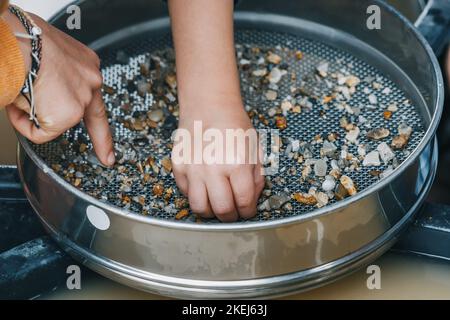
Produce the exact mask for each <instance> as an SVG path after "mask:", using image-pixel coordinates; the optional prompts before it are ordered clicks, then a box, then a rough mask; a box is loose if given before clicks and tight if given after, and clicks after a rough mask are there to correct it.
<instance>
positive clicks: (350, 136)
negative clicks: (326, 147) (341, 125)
mask: <svg viewBox="0 0 450 320" xmlns="http://www.w3.org/2000/svg"><path fill="white" fill-rule="evenodd" d="M359 132H360V130H359V128H358V127H355V128H354V129H352V130H350V131H349V132H347V134H346V135H345V139H346V140H347V141H348V142H350V143H356V142H357V139H358V136H359Z"/></svg>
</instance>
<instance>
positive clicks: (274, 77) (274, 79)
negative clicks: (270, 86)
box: [267, 67, 285, 84]
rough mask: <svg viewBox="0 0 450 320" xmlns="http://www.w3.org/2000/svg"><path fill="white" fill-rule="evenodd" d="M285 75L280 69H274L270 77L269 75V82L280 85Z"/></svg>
mask: <svg viewBox="0 0 450 320" xmlns="http://www.w3.org/2000/svg"><path fill="white" fill-rule="evenodd" d="M284 74H285V73H283V72H282V71H281V70H280V69H278V68H277V67H275V68H273V69H272V70H271V71H270V73H269V75H268V77H267V78H268V80H269V82H270V83H275V84H276V83H278V82H280V80H281V77H283V75H284Z"/></svg>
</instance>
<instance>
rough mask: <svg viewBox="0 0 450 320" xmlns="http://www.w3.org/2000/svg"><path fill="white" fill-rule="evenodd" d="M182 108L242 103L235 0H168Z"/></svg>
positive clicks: (237, 104)
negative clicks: (236, 42) (225, 102)
mask: <svg viewBox="0 0 450 320" xmlns="http://www.w3.org/2000/svg"><path fill="white" fill-rule="evenodd" d="M169 8H170V15H171V19H172V30H173V38H174V43H175V50H176V61H177V78H178V96H179V100H180V105H181V107H182V110H181V111H182V112H183V108H190V107H196V108H199V105H201V106H216V105H218V104H221V103H223V101H227V102H228V103H229V106H239V105H240V104H241V96H240V87H239V76H238V72H237V66H236V57H235V48H234V34H233V0H219V1H211V0H189V1H186V0H169Z"/></svg>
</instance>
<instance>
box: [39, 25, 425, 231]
mask: <svg viewBox="0 0 450 320" xmlns="http://www.w3.org/2000/svg"><path fill="white" fill-rule="evenodd" d="M258 27H259V28H260V29H256V30H251V29H240V28H239V25H238V28H237V33H236V42H237V43H238V45H240V46H242V45H244V46H248V45H251V46H256V47H257V48H261V47H263V48H265V47H269V48H275V47H277V46H280V45H281V46H283V47H284V48H289V49H291V50H296V49H297V50H298V49H300V50H301V52H302V54H303V55H304V58H302V59H301V60H299V61H297V59H296V58H295V57H287V58H285V59H284V60H283V62H284V63H286V64H289V66H290V67H289V68H288V70H289V73H294V74H295V75H298V77H299V78H300V77H302V76H303V77H304V78H305V77H306V78H308V77H314V75H315V73H316V66H318V65H319V64H320V63H321V62H323V61H329V63H330V64H331V66H330V68H329V72H330V73H333V72H339V69H340V68H342V67H344V66H351V68H350V70H351V71H352V74H353V75H355V76H357V77H358V78H360V79H371V80H370V81H364V80H363V83H362V84H361V85H359V86H358V90H357V92H356V93H355V94H354V95H353V96H352V98H351V99H350V100H349V101H348V102H347V103H348V105H349V106H350V107H356V108H360V109H361V111H360V113H359V115H351V114H348V113H347V112H346V111H345V110H341V111H338V110H337V108H336V107H331V108H330V110H328V111H327V112H326V118H325V117H322V116H320V113H321V112H324V110H323V109H322V108H320V105H319V103H317V102H315V105H314V107H313V108H312V110H306V111H303V112H301V113H298V114H295V113H289V114H288V115H287V122H288V124H289V125H288V127H287V128H286V130H283V131H281V132H280V137H281V138H282V139H283V140H286V141H287V140H288V139H297V140H306V141H311V140H312V139H313V137H315V136H318V135H320V136H325V137H326V136H327V135H328V134H330V133H337V134H339V135H340V136H341V137H342V138H341V139H340V140H338V141H337V144H338V145H337V146H338V147H341V145H342V144H343V143H342V140H343V139H344V138H343V137H344V136H345V134H346V131H345V129H344V128H342V127H340V119H341V118H342V117H344V116H348V117H349V118H350V119H351V118H355V119H358V117H359V116H363V117H364V119H365V120H366V123H368V124H370V128H365V127H364V125H361V130H365V131H370V130H373V129H376V128H386V129H388V130H389V131H390V132H391V136H394V135H395V132H396V131H397V127H398V125H399V124H401V123H407V124H408V125H409V126H411V127H412V128H413V134H412V136H411V138H410V141H409V143H408V144H407V146H406V148H405V149H403V150H400V151H398V152H396V156H397V157H396V161H397V162H398V163H399V164H401V162H403V161H404V160H405V159H406V158H407V156H408V155H409V154H411V152H413V151H414V149H415V148H416V147H417V146H418V144H419V142H420V141H421V139H422V137H423V135H424V133H425V128H424V123H425V121H423V120H422V119H421V115H420V114H419V112H418V111H417V110H416V108H417V106H416V105H414V104H411V103H409V102H407V96H406V94H405V93H404V92H403V91H402V90H401V89H400V88H399V87H398V86H397V85H396V84H395V83H394V82H393V81H392V80H390V79H389V78H388V77H386V76H384V75H383V74H382V73H381V72H380V71H379V70H378V69H377V68H375V67H373V66H371V65H370V64H369V63H367V62H364V61H362V60H361V59H358V58H356V57H355V56H353V55H352V54H351V53H349V52H346V51H344V50H341V49H337V48H334V47H332V46H330V45H327V44H325V43H323V42H320V41H318V40H309V39H306V38H303V37H301V30H299V31H298V34H299V35H300V36H299V35H295V34H292V33H282V32H277V31H273V30H270V28H268V27H267V26H265V25H264V23H261V24H260V25H259V26H258ZM264 29H266V30H264ZM152 31H153V30H152V29H151V28H150V29H148V30H145V28H143V29H141V30H139V35H138V36H137V37H136V39H133V37H130V35H127V36H126V38H125V39H122V42H123V44H122V45H120V46H116V47H114V44H115V43H112V44H111V45H112V46H113V48H110V47H109V46H110V45H107V46H103V48H102V49H100V50H99V54H100V58H101V59H102V61H103V77H104V82H105V84H106V85H107V86H108V87H110V88H120V89H119V90H117V92H116V94H115V96H116V97H117V96H119V97H120V95H124V94H126V95H127V96H130V97H132V98H133V103H130V104H131V105H132V107H131V110H127V113H128V114H133V113H139V112H147V111H149V110H152V109H157V108H159V107H157V106H155V104H156V103H155V100H156V99H157V98H156V97H155V96H154V95H153V94H152V95H150V96H146V97H140V96H139V94H138V93H137V91H136V86H133V88H132V90H130V88H129V85H128V82H127V83H126V84H124V83H123V82H124V81H123V78H124V77H126V78H127V79H135V78H136V77H139V76H141V72H140V63H143V62H144V61H145V59H146V57H147V56H148V55H150V56H151V55H153V54H155V52H164V50H165V49H166V48H169V47H171V38H170V29H168V30H166V31H165V32H158V33H155V32H152ZM161 33H163V34H162V35H161ZM164 33H165V34H164ZM116 41H117V40H116ZM117 57H119V59H120V57H122V59H124V57H125V58H126V60H130V62H129V63H125V64H124V63H121V61H117ZM171 62H172V61H171ZM241 78H242V79H241V80H242V82H243V90H242V91H243V92H242V93H243V96H244V102H245V104H246V105H253V106H257V107H256V108H255V109H256V110H257V111H259V112H260V113H261V114H264V113H265V112H267V110H268V109H270V108H272V107H274V106H277V105H279V104H280V103H281V102H282V101H281V99H278V100H276V101H268V100H267V99H265V98H264V95H263V93H264V92H257V93H255V92H249V90H246V89H248V88H249V86H246V85H245V82H247V81H250V79H247V77H246V76H245V75H244V74H242V75H241ZM285 78H286V77H285ZM299 81H300V79H299ZM302 81H304V80H302ZM304 82H305V81H304ZM310 82H311V81H310ZM374 82H375V83H377V84H380V85H382V86H383V87H382V88H383V89H382V90H381V89H379V90H374V89H373V88H372V84H373V83H374ZM291 85H292V83H291V81H289V79H284V81H281V83H280V85H279V87H280V88H279V90H278V96H279V97H287V96H290V95H291V92H290V87H291ZM314 85H315V81H313V83H312V84H309V83H308V80H307V81H306V84H305V85H304V86H305V87H306V88H307V87H313V88H312V90H313V89H317V88H314ZM166 87H168V86H167V85H166ZM364 89H366V90H370V92H371V94H373V95H374V96H376V97H377V100H378V101H377V103H378V104H379V105H384V106H385V107H384V108H382V107H378V106H377V107H376V108H372V109H370V108H368V107H367V105H370V103H369V101H368V96H369V95H370V94H369V93H368V92H367V93H364V91H365V90H364ZM330 90H331V89H328V90H327V91H330ZM383 91H384V92H389V93H382V92H383ZM104 98H105V102H106V105H107V109H108V111H109V114H110V115H112V117H113V118H114V119H115V120H117V119H120V118H123V117H125V116H126V114H124V109H123V108H122V105H121V104H118V103H116V102H118V100H119V99H120V98H118V97H117V98H115V99H113V97H112V96H110V95H108V94H105V97H104ZM174 104H176V102H174ZM390 104H395V105H398V106H399V107H398V108H399V110H398V111H396V112H395V113H393V115H392V117H391V118H389V119H385V118H384V117H383V111H385V109H386V107H387V106H388V105H390ZM115 120H112V121H111V126H112V128H113V130H112V131H113V132H114V141H116V143H117V144H120V142H121V141H130V145H131V146H132V149H133V152H136V153H138V155H137V157H138V158H140V159H147V158H148V157H150V156H155V158H156V161H160V160H161V155H160V153H159V152H158V149H159V148H164V152H163V153H162V156H164V157H170V149H169V148H167V147H166V145H167V142H168V140H169V139H167V137H164V136H161V134H159V135H158V134H153V132H152V130H150V131H149V133H150V134H152V136H154V137H155V138H156V139H159V140H161V141H162V142H161V143H156V144H152V143H150V142H149V141H148V142H147V143H145V145H144V146H142V147H141V146H140V145H141V144H142V141H141V139H143V137H144V136H143V135H142V133H141V132H140V131H135V130H132V129H130V128H126V127H125V126H124V125H123V123H119V122H118V121H115ZM354 122H357V120H356V121H354ZM256 126H257V128H258V127H259V128H261V129H267V128H270V127H268V126H265V125H263V124H261V123H256ZM61 140H62V141H64V142H66V143H65V144H63V145H62V144H61ZM359 140H360V144H363V145H366V146H367V149H368V150H375V149H376V147H377V145H378V144H379V143H380V142H381V141H374V140H370V139H368V138H367V137H366V135H365V134H361V135H360V139H359ZM388 140H389V139H388ZM79 141H82V142H86V144H87V145H88V146H89V148H91V147H92V146H91V145H90V143H89V138H88V136H87V132H86V130H85V129H84V128H83V127H81V126H79V127H77V128H76V129H73V130H71V131H70V132H68V133H67V134H65V136H64V137H62V138H61V139H59V140H57V141H54V142H51V143H49V144H45V145H41V146H38V145H36V146H34V150H35V151H36V153H37V154H38V155H39V156H40V157H41V158H42V159H43V160H44V161H45V162H46V163H47V164H48V165H49V166H50V167H52V166H55V164H56V165H59V164H62V167H63V168H67V167H68V166H69V165H70V164H71V163H74V161H76V158H77V157H80V152H79V148H78V147H77V145H79V144H80V143H79ZM133 141H138V143H133ZM146 141H147V140H146ZM67 142H68V143H67ZM77 142H78V143H77ZM388 142H389V141H388ZM320 146H321V144H315V145H312V146H311V149H312V152H313V154H314V155H318V154H319V149H320ZM349 152H351V153H353V154H357V145H355V144H352V145H350V148H349ZM158 156H159V159H158ZM280 156H281V158H280V165H279V170H278V173H277V174H275V175H274V176H270V177H269V178H270V181H274V180H275V181H277V179H284V180H285V182H284V183H280V184H274V187H273V188H272V189H271V192H272V193H273V194H275V195H276V194H280V193H288V194H292V193H295V192H298V191H303V192H306V191H307V188H306V185H307V184H306V183H303V184H302V183H301V182H300V176H301V170H300V169H301V167H302V166H301V165H297V164H296V163H295V162H296V161H295V160H293V159H289V158H288V157H287V156H286V154H285V153H283V152H282V153H281V155H280ZM87 157H88V156H86V158H87ZM87 162H88V161H85V162H83V163H87ZM125 166H126V168H127V174H128V175H139V174H140V173H139V172H138V169H137V167H136V165H135V164H129V163H126V164H125ZM387 167H388V165H387V164H383V165H381V166H377V167H376V169H377V170H378V171H383V170H386V168H387ZM84 168H85V170H86V171H85V172H84V174H85V175H87V176H92V177H95V176H96V167H95V166H94V167H92V166H91V167H89V166H88V167H87V168H86V167H84ZM289 168H295V173H294V174H292V172H291V173H289V174H288V169H289ZM374 168H375V167H374V166H367V167H361V168H360V169H361V170H360V171H353V172H349V173H346V174H347V175H348V176H350V178H352V180H353V181H354V182H355V184H356V185H357V186H358V190H359V192H362V191H364V190H365V189H367V188H368V187H370V186H371V185H373V184H374V183H376V182H378V181H379V178H378V177H376V176H373V175H371V174H370V171H372V170H374ZM118 174H119V173H118V172H117V170H113V171H112V172H111V173H110V174H109V176H111V177H116V176H117V175H118ZM159 180H160V181H163V182H164V187H165V188H166V189H167V188H173V189H176V184H175V181H174V179H173V176H171V175H167V176H164V177H160V179H159ZM87 181H89V180H87ZM151 185H152V183H151V182H150V183H148V184H144V186H142V185H141V184H140V183H135V184H134V186H133V190H131V192H128V193H127V195H128V196H129V197H130V198H134V197H137V196H141V195H147V194H149V193H150V194H151ZM80 187H81V190H82V191H84V192H86V193H88V194H90V195H93V196H97V198H100V199H102V198H101V196H102V195H103V196H105V199H104V200H105V201H108V202H110V203H111V204H114V205H116V206H119V207H124V206H125V208H124V209H127V210H130V211H132V212H136V213H138V214H140V213H141V212H142V205H140V204H138V203H136V202H132V203H131V204H130V205H125V204H124V203H123V201H122V200H121V199H120V198H118V197H117V196H116V195H118V194H121V193H122V191H121V190H120V188H121V183H120V181H117V180H116V179H112V181H111V180H110V181H107V182H106V183H104V184H95V183H89V184H88V185H87V184H83V183H81V186H80ZM106 197H108V198H106ZM149 198H150V197H147V198H146V205H147V206H149V205H150V204H149V202H150V201H149ZM173 198H174V197H172V200H173ZM152 203H155V201H152ZM290 203H292V206H293V207H292V209H291V210H289V211H287V210H284V211H282V210H271V212H270V216H267V215H264V214H262V213H261V212H260V213H259V214H258V216H257V219H254V220H273V219H279V218H284V217H288V216H295V215H298V214H302V213H307V212H309V211H312V210H314V209H315V207H314V206H306V205H303V204H300V203H298V202H295V201H291V202H290ZM332 203H335V199H333V200H332V201H330V204H332ZM164 207H166V208H168V206H167V205H164V206H163V208H158V207H156V208H154V207H153V206H150V213H148V214H149V215H151V216H152V217H157V218H162V219H172V220H174V219H175V218H174V217H175V215H176V212H177V210H174V211H173V212H170V211H169V212H167V210H166V211H165V210H164ZM192 218H194V220H193V221H191V220H192V219H187V220H183V221H185V222H195V217H192ZM210 222H211V221H210ZM215 222H217V221H215Z"/></svg>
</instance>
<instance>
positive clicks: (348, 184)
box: [339, 175, 358, 196]
mask: <svg viewBox="0 0 450 320" xmlns="http://www.w3.org/2000/svg"><path fill="white" fill-rule="evenodd" d="M339 181H340V182H341V184H342V186H343V187H344V188H345V190H347V192H348V194H349V195H351V196H353V195H355V194H356V193H357V192H358V191H357V190H356V187H355V184H354V182H353V180H352V179H351V178H350V177H349V176H346V175H343V176H342V177H341V178H340V179H339Z"/></svg>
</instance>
